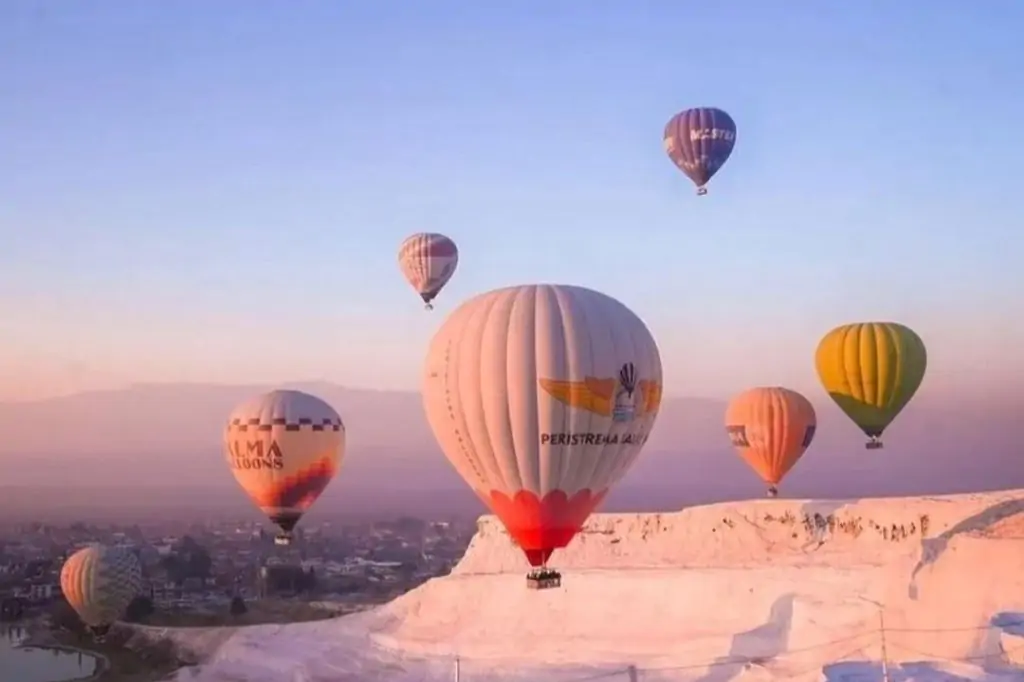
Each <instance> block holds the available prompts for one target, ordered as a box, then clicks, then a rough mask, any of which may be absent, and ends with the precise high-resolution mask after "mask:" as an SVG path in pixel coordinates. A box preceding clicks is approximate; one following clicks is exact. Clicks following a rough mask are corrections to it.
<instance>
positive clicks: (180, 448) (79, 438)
mask: <svg viewBox="0 0 1024 682" xmlns="http://www.w3.org/2000/svg"><path fill="white" fill-rule="evenodd" d="M285 385H286V386H290V387H295V388H301V389H302V390H307V391H309V392H312V393H314V394H316V395H318V396H320V397H322V398H324V399H325V400H327V401H328V402H329V403H331V404H332V405H334V406H335V407H336V409H338V411H339V413H340V414H341V415H342V418H343V420H344V421H345V423H346V430H347V435H348V445H347V454H346V457H345V460H344V462H343V464H342V468H341V472H340V474H339V476H338V479H337V480H336V481H334V483H332V485H331V486H330V487H329V488H328V489H327V491H326V492H325V493H324V495H323V497H322V498H321V499H320V500H319V501H318V502H317V504H316V505H315V506H314V507H313V510H312V512H311V513H310V518H311V519H316V518H318V517H321V518H327V517H330V518H336V517H339V516H346V515H347V516H349V517H352V518H357V517H361V516H387V515H398V514H402V513H411V514H417V513H420V514H438V515H447V514H457V515H471V514H479V513H483V512H484V508H483V506H482V504H481V503H480V502H479V500H477V499H476V497H475V496H473V495H472V493H471V492H470V491H469V489H468V487H467V486H466V485H465V484H464V483H463V482H462V481H461V479H459V477H458V476H457V475H456V474H455V472H454V470H453V469H452V468H451V466H450V465H449V463H448V461H447V460H446V459H445V457H444V456H443V454H442V453H441V452H440V450H439V448H438V446H437V445H436V443H435V442H434V439H433V436H432V434H431V432H430V429H429V427H428V425H427V423H426V418H425V416H424V413H423V409H422V405H421V398H420V396H419V394H417V393H413V392H403V391H366V390H360V389H351V388H347V387H343V386H337V385H333V384H330V383H327V382H318V383H315V384H304V383H288V384H285ZM271 387H272V386H271V385H241V386H233V385H217V384H210V385H203V384H195V383H190V384H148V385H146V386H138V387H134V388H131V389H121V390H107V391H96V392H87V393H83V394H79V395H76V396H71V397H65V398H55V399H49V400H40V401H33V402H19V403H10V402H9V403H0V433H2V434H4V438H3V439H0V470H2V471H3V472H4V475H5V478H4V480H3V481H2V482H0V489H4V490H5V494H4V495H2V496H0V511H2V509H3V508H4V507H11V506H13V507H17V508H19V509H20V510H22V512H24V510H25V509H26V508H32V507H34V506H36V504H37V501H38V506H39V507H46V508H47V509H49V510H50V511H51V512H52V513H57V514H63V513H64V512H58V511H57V510H60V509H65V510H67V513H68V514H73V513H81V514H85V513H87V512H89V513H92V514H103V513H107V512H106V511H103V510H111V509H119V508H124V509H136V510H140V511H141V510H152V509H164V508H166V509H179V510H181V511H180V513H182V514H186V515H188V514H192V515H200V516H201V515H203V514H217V515H235V516H237V517H251V518H253V519H258V518H259V515H258V513H257V512H255V510H252V509H251V503H250V502H249V500H248V498H246V497H245V495H244V494H243V493H242V492H241V490H240V489H239V488H238V486H237V485H236V483H235V481H234V479H233V478H232V476H231V473H230V471H229V470H228V467H227V464H226V462H225V460H224V455H223V453H222V449H221V448H222V445H221V429H222V427H223V423H224V420H225V419H226V418H227V414H228V413H229V412H230V410H231V408H232V407H234V405H235V404H237V403H238V402H241V401H242V400H244V399H246V398H248V397H250V396H251V395H253V394H254V393H257V392H260V391H263V390H267V389H269V388H271ZM808 397H809V398H810V399H811V400H812V402H813V403H814V405H815V407H816V409H817V412H818V423H819V429H818V433H817V435H816V437H815V442H814V443H813V444H812V446H811V448H810V449H809V450H808V452H807V454H806V455H805V457H804V458H803V460H801V462H800V464H799V466H797V467H796V469H794V471H792V472H791V473H790V475H789V476H788V477H787V478H786V480H785V481H784V483H783V485H782V496H783V497H811V498H815V497H817V498H837V497H866V496H887V495H913V494H939V493H953V492H969V491H975V490H992V489H1003V488H1011V487H1024V471H1022V470H1021V468H1020V466H1019V464H1018V462H1017V461H1016V458H1015V457H1013V452H1014V450H1013V448H1014V443H1015V442H1016V438H1017V423H1016V422H1017V418H1018V417H1017V415H1019V414H1020V410H1021V407H1024V401H1021V402H1019V403H1008V402H1006V401H1002V400H1000V401H991V402H990V403H989V404H987V405H982V404H980V403H978V402H977V401H975V402H972V403H971V404H968V405H960V404H958V403H956V402H955V401H952V402H951V401H943V400H942V399H941V396H935V395H934V394H931V393H929V392H928V391H922V395H921V396H919V397H918V398H917V399H915V401H914V402H913V403H912V404H911V405H910V406H909V407H908V408H907V410H906V411H905V412H904V413H903V414H902V415H901V416H900V418H899V419H898V420H897V422H896V423H894V424H893V426H892V427H890V429H889V430H887V432H886V435H885V441H886V448H885V449H884V450H881V451H879V452H870V451H867V450H865V449H864V447H863V443H864V440H865V439H864V436H863V434H862V433H860V431H859V430H857V429H856V427H854V426H853V424H851V423H850V422H849V421H848V420H847V418H846V417H845V415H843V414H842V413H841V412H840V411H839V408H838V407H836V406H835V405H834V404H832V403H831V401H830V400H829V399H828V398H827V397H826V396H824V394H823V392H821V391H819V392H816V393H812V394H810V395H809V396H808ZM724 411H725V401H719V400H713V399H705V398H686V397H680V396H667V397H666V398H665V400H664V402H663V406H662V411H661V414H660V416H659V419H658V422H657V423H656V425H655V427H654V430H653V432H652V434H651V439H650V441H648V443H647V446H646V448H645V450H644V453H643V454H642V455H641V456H640V459H639V460H638V461H637V463H636V464H635V465H634V467H633V468H632V469H631V470H630V472H629V473H628V474H627V476H626V478H625V479H623V481H621V482H620V483H619V484H618V485H617V486H616V487H615V488H613V491H612V494H611V495H610V496H609V499H608V501H607V503H606V505H605V506H604V507H603V510H604V511H643V510H649V511H655V510H666V511H667V510H673V509H679V508H681V507H683V506H686V505H690V504H698V503H707V502H715V501H724V500H731V499H742V498H758V497H762V496H763V495H764V484H763V483H762V482H761V481H760V480H759V479H758V478H757V477H756V476H755V475H754V474H753V473H752V472H751V471H749V470H748V469H747V467H746V465H745V464H743V463H742V462H741V460H740V458H739V457H738V456H737V455H736V454H735V452H734V451H733V449H732V447H731V446H730V445H729V441H728V438H727V437H726V435H725V430H724V428H723V426H722V423H723V422H722V419H723V415H724ZM396 424H398V425H400V426H401V428H395V425H396ZM48 492H53V493H57V492H59V493H60V494H59V495H55V494H47V493H48ZM76 510H77V511H76Z"/></svg>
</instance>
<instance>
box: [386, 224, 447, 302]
mask: <svg viewBox="0 0 1024 682" xmlns="http://www.w3.org/2000/svg"><path fill="white" fill-rule="evenodd" d="M458 264H459V249H458V247H457V246H455V242H453V241H452V240H451V239H450V238H448V237H446V236H444V235H443V234H437V233H436V232H419V233H417V234H414V235H411V236H409V237H407V238H406V239H405V241H403V242H402V245H401V246H400V247H398V267H400V268H401V269H402V274H403V275H405V279H406V280H408V282H409V284H411V285H412V288H413V289H415V290H416V293H417V294H419V295H420V298H422V299H423V303H424V304H426V308H427V310H432V309H433V307H434V306H433V305H431V303H430V302H431V301H433V300H434V298H435V297H436V296H437V294H438V293H439V292H440V291H441V289H442V288H444V285H445V284H447V283H448V280H450V279H451V278H452V275H453V274H455V268H456V267H457V266H458Z"/></svg>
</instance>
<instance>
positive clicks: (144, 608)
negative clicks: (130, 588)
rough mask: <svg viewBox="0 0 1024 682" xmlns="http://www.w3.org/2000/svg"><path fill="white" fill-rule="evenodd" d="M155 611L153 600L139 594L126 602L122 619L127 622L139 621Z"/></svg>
mask: <svg viewBox="0 0 1024 682" xmlns="http://www.w3.org/2000/svg"><path fill="white" fill-rule="evenodd" d="M155 611H156V608H155V607H154V606H153V600H152V599H150V598H149V597H148V596H146V595H141V594H140V595H139V596H137V597H135V598H134V599H132V600H131V602H129V603H128V607H127V608H126V609H125V610H124V619H125V620H126V621H128V622H129V623H141V622H143V621H145V620H146V619H147V618H149V617H150V616H151V615H153V613H154V612H155Z"/></svg>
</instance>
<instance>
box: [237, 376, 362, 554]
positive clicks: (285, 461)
mask: <svg viewBox="0 0 1024 682" xmlns="http://www.w3.org/2000/svg"><path fill="white" fill-rule="evenodd" d="M224 451H225V455H226V457H227V461H228V466H229V467H231V472H232V473H233V474H234V475H235V480H236V481H238V484H239V485H240V486H241V487H242V489H243V490H244V491H245V492H246V494H247V495H248V496H249V497H250V498H251V499H252V501H253V502H254V503H255V504H256V506H257V507H259V508H260V511H262V512H263V513H264V514H266V515H267V518H269V519H270V521H271V522H272V523H274V524H275V525H276V526H278V527H279V528H280V529H281V531H282V533H281V534H280V535H278V536H277V538H276V541H277V543H278V544H281V545H287V544H289V543H290V542H291V539H292V530H294V528H295V525H296V524H297V523H298V522H299V519H301V518H302V515H303V514H305V513H306V512H307V511H308V510H309V508H310V507H311V506H312V505H313V503H314V502H316V500H317V498H319V497H320V495H321V493H323V491H324V490H325V489H326V488H327V486H328V484H330V482H331V481H332V480H334V477H335V475H336V474H337V473H338V469H339V467H340V466H341V460H342V457H343V456H344V453H345V426H344V424H342V421H341V417H340V416H338V413H337V412H336V411H335V410H334V408H333V407H331V406H330V405H328V404H327V403H325V402H324V401H323V400H321V399H320V398H317V397H316V396H312V395H309V394H308V393H303V392H301V391H271V392H270V393H267V394H264V395H261V396H257V397H255V398H253V399H252V400H249V401H247V402H245V403H243V404H242V405H239V406H238V407H237V408H235V410H234V411H233V412H232V413H231V416H230V417H229V418H228V424H227V427H226V429H225V431H224Z"/></svg>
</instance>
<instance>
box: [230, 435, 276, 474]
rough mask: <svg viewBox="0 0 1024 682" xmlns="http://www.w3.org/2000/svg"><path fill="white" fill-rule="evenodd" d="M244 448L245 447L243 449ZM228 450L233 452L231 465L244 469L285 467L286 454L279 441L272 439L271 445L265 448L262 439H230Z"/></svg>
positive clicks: (234, 467)
mask: <svg viewBox="0 0 1024 682" xmlns="http://www.w3.org/2000/svg"><path fill="white" fill-rule="evenodd" d="M243 448H244V449H243ZM228 452H229V453H230V454H231V458H230V459H231V467H232V468H233V469H242V470H254V469H255V470H259V469H278V470H279V469H283V468H284V455H283V454H282V453H281V448H280V447H278V445H277V441H270V447H268V448H266V449H264V447H263V441H262V440H255V441H252V440H249V441H243V440H241V439H234V440H231V441H228Z"/></svg>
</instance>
